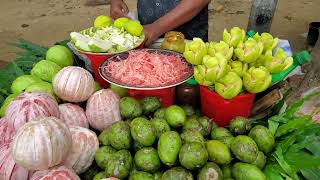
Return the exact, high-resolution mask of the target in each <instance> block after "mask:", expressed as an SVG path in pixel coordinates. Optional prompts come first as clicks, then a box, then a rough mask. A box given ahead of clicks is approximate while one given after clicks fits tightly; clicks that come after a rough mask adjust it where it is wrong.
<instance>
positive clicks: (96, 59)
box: [78, 44, 144, 88]
mask: <svg viewBox="0 0 320 180" xmlns="http://www.w3.org/2000/svg"><path fill="white" fill-rule="evenodd" d="M143 47H144V44H141V45H140V46H138V47H137V48H136V49H141V48H143ZM78 52H79V53H80V54H84V55H86V56H87V57H88V59H89V60H90V64H91V67H92V71H93V74H94V78H95V80H96V81H97V82H98V83H99V84H100V85H101V86H102V87H103V88H108V87H109V86H110V84H109V83H108V82H107V81H105V80H104V79H103V78H102V77H101V75H100V74H99V68H100V66H101V64H102V63H103V62H104V60H106V59H108V58H109V57H111V56H113V55H115V54H117V53H114V54H112V53H92V52H85V51H79V50H78Z"/></svg>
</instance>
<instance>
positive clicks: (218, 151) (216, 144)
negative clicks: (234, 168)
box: [207, 140, 232, 165]
mask: <svg viewBox="0 0 320 180" xmlns="http://www.w3.org/2000/svg"><path fill="white" fill-rule="evenodd" d="M207 151H208V153H209V159H210V161H213V162H215V163H217V164H220V165H225V164H229V163H230V161H231V160H232V158H231V153H230V150H229V149H228V147H227V146H226V145H225V144H223V143H222V142H220V141H218V140H210V141H208V142H207Z"/></svg>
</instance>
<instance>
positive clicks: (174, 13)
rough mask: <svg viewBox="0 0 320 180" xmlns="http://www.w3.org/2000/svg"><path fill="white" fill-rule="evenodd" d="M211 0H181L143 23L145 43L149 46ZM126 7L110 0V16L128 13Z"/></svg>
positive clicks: (188, 18)
mask: <svg viewBox="0 0 320 180" xmlns="http://www.w3.org/2000/svg"><path fill="white" fill-rule="evenodd" d="M210 1H211V0H196V1H195V0H181V2H180V3H179V4H178V5H177V6H176V7H175V8H174V9H172V10H171V11H169V12H168V13H167V14H166V15H164V16H162V17H161V18H159V19H158V20H156V21H155V22H153V23H151V24H147V25H144V33H145V37H146V40H145V45H146V46H147V47H148V46H150V45H151V44H152V43H153V42H154V41H155V40H157V39H158V38H159V37H160V36H161V35H162V34H164V33H166V32H168V31H171V30H173V29H175V28H177V27H179V26H181V25H183V24H184V23H186V22H188V21H189V20H191V19H192V18H193V17H195V16H196V15H197V14H198V13H199V12H200V11H201V10H202V9H203V8H204V7H205V6H206V5H207V4H209V3H210ZM128 12H129V11H128V7H127V5H126V4H125V2H123V0H111V9H110V14H111V17H112V18H114V19H116V18H119V17H124V16H126V15H127V14H128Z"/></svg>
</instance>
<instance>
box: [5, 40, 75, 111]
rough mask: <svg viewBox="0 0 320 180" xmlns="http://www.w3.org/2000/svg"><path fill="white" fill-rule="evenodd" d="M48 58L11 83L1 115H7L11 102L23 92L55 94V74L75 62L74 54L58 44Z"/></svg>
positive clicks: (47, 54)
mask: <svg viewBox="0 0 320 180" xmlns="http://www.w3.org/2000/svg"><path fill="white" fill-rule="evenodd" d="M45 58H46V59H45V60H41V61H39V62H37V63H35V64H34V65H33V68H32V70H31V72H30V74H26V75H22V76H19V77H17V78H16V79H15V80H14V81H13V82H12V84H11V93H12V94H9V95H8V97H7V98H6V99H5V101H4V102H3V104H2V106H1V108H0V117H3V116H4V115H5V111H6V109H7V106H8V105H9V103H10V102H11V101H12V100H13V99H15V98H16V97H17V96H18V95H20V94H21V93H22V92H39V91H40V92H45V93H49V94H51V95H54V92H53V86H52V81H53V78H54V77H55V75H56V74H57V73H58V72H59V71H60V70H61V69H62V68H63V67H66V66H71V65H72V64H73V55H72V53H71V52H70V50H69V49H68V48H66V47H64V46H61V45H56V46H53V47H51V48H49V50H48V51H47V53H46V57H45Z"/></svg>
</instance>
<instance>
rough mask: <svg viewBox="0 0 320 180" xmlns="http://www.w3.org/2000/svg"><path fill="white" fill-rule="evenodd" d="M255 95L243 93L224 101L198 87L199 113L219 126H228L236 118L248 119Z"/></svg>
mask: <svg viewBox="0 0 320 180" xmlns="http://www.w3.org/2000/svg"><path fill="white" fill-rule="evenodd" d="M254 97H255V94H252V93H244V94H240V95H238V96H237V97H234V98H233V99H224V98H223V97H222V96H220V95H219V94H217V93H215V92H213V91H211V90H209V89H208V88H207V87H205V86H200V99H201V111H202V113H203V115H205V116H207V117H209V118H212V119H213V120H214V121H215V122H216V123H217V124H218V125H219V126H222V127H225V126H228V125H229V123H230V121H231V120H232V119H233V118H235V117H237V116H243V117H248V116H249V114H250V110H251V107H252V104H253V101H254Z"/></svg>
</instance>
